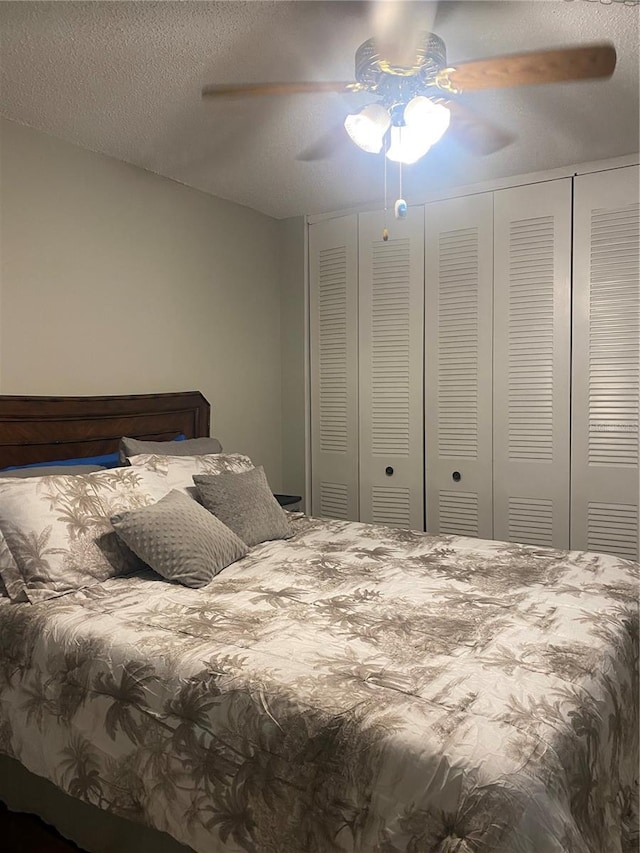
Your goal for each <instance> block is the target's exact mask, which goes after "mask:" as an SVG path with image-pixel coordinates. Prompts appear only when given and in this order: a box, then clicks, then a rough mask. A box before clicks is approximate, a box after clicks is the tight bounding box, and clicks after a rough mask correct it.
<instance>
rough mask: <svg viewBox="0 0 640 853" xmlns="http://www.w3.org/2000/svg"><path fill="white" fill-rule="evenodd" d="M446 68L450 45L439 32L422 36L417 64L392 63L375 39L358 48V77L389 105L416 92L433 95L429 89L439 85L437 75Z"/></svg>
mask: <svg viewBox="0 0 640 853" xmlns="http://www.w3.org/2000/svg"><path fill="white" fill-rule="evenodd" d="M446 67H447V51H446V47H445V44H444V41H443V40H442V39H441V38H440V36H437V35H436V34H435V33H423V34H422V35H421V36H420V39H419V43H418V46H417V48H416V56H415V60H414V64H413V65H408V66H407V65H392V64H391V63H390V62H389V61H388V60H387V59H385V57H384V56H382V55H381V53H380V50H379V48H378V45H377V43H376V40H375V39H368V40H367V41H365V42H364V43H363V44H361V45H360V47H359V48H358V49H357V50H356V69H355V77H356V80H357V81H358V83H360V85H361V86H362V87H363V88H364V89H366V90H367V91H369V92H372V93H374V94H376V95H377V96H378V97H379V98H381V100H382V102H383V104H384V105H385V106H387V107H389V108H391V107H393V106H394V105H396V104H401V103H407V102H408V101H410V100H411V98H413V97H415V96H416V95H430V94H431V93H430V92H429V91H428V89H430V88H432V87H435V86H436V85H437V84H436V78H437V76H438V74H439V72H440V71H442V70H443V69H444V68H446Z"/></svg>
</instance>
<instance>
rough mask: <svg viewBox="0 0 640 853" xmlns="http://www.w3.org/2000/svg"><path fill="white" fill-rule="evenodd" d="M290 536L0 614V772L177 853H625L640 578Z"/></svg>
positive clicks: (378, 538) (366, 528)
mask: <svg viewBox="0 0 640 853" xmlns="http://www.w3.org/2000/svg"><path fill="white" fill-rule="evenodd" d="M294 524H295V528H296V533H295V536H294V537H293V538H292V539H290V540H287V541H278V542H267V543H264V544H263V545H260V546H258V547H257V548H254V549H253V550H252V551H251V553H250V554H249V555H248V556H247V557H245V558H244V559H242V560H240V561H239V562H237V563H235V564H233V565H232V566H229V567H228V568H227V569H225V570H224V572H222V573H221V574H220V575H219V576H218V577H216V578H215V579H214V580H213V582H212V583H211V584H209V585H208V586H207V587H205V588H203V589H199V590H193V589H188V588H185V587H181V586H177V585H172V584H168V583H167V582H165V581H163V580H161V579H159V578H158V577H157V576H156V575H153V574H152V573H149V574H140V575H136V576H134V577H130V578H118V579H111V580H108V581H105V582H103V583H101V584H99V585H96V586H93V587H91V588H88V589H84V590H80V591H76V592H74V593H70V594H67V595H64V596H61V597H59V598H56V599H53V600H50V601H46V602H43V603H41V604H35V605H27V604H24V605H23V604H10V603H9V602H8V601H7V600H6V599H4V600H0V752H3V753H5V754H7V755H9V756H12V757H14V758H16V759H18V760H19V761H20V762H21V763H22V764H23V765H24V766H25V767H26V768H27V769H28V770H30V771H31V772H33V773H35V774H38V775H40V776H43V777H45V778H47V779H49V780H51V781H52V782H54V783H55V784H56V785H57V786H58V787H59V788H61V789H62V790H64V791H66V792H67V793H69V794H71V795H72V796H73V797H77V798H80V799H82V800H84V801H85V802H88V803H91V804H93V805H96V806H98V807H99V808H101V809H105V810H108V811H111V812H113V813H115V814H118V815H120V816H124V817H126V818H128V819H130V820H132V821H138V822H142V823H145V824H147V825H148V826H151V827H154V828H157V829H160V830H163V831H165V832H168V833H169V834H170V835H172V836H173V837H174V838H176V839H177V840H178V841H180V842H182V843H184V844H186V845H189V846H190V847H191V848H193V850H195V851H198V853H223V851H224V853H237V851H251V853H330V851H336V853H337V851H358V853H373V852H374V851H379V853H432V851H433V853H452V851H457V853H471V852H472V851H473V853H489V851H490V853H555V851H563V853H574V851H581V853H582V851H589V853H620V851H621V850H632V849H633V845H634V843H636V841H637V814H636V813H635V808H634V806H635V803H636V798H637V775H638V698H637V697H638V566H637V564H634V563H630V562H627V561H624V560H622V559H618V558H615V557H612V556H606V555H602V554H597V555H596V554H589V553H582V552H564V551H554V550H549V549H539V548H534V547H529V546H523V545H514V544H507V543H501V542H494V541H482V540H477V539H466V538H461V537H451V536H431V535H428V534H424V533H416V532H412V531H405V530H397V529H392V528H384V527H378V526H372V525H367V524H361V523H353V522H341V521H334V520H319V519H308V518H305V517H298V518H297V519H296V521H295V522H294Z"/></svg>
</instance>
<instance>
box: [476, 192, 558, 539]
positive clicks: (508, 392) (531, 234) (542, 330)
mask: <svg viewBox="0 0 640 853" xmlns="http://www.w3.org/2000/svg"><path fill="white" fill-rule="evenodd" d="M493 228H494V293H493V299H494V312H493V316H494V324H493V325H494V344H493V347H494V359H493V381H494V386H493V401H494V404H493V535H494V538H495V539H503V540H508V541H510V542H526V543H529V544H532V545H548V546H553V547H556V548H568V547H569V455H570V454H569V375H570V357H571V350H570V347H571V340H570V333H571V316H570V310H571V179H570V178H566V179H563V180H559V181H548V182H545V183H542V184H531V185H529V186H524V187H516V188H514V189H508V190H500V191H499V192H496V193H495V194H494V221H493Z"/></svg>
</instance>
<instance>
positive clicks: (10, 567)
mask: <svg viewBox="0 0 640 853" xmlns="http://www.w3.org/2000/svg"><path fill="white" fill-rule="evenodd" d="M0 582H1V583H0V585H1V586H2V589H3V590H4V595H5V596H6V597H8V598H11V599H12V600H13V601H27V596H26V595H25V591H24V582H23V580H22V575H21V574H20V572H19V570H18V566H17V564H16V561H15V560H14V559H13V554H12V553H11V551H10V550H9V546H8V545H7V540H6V539H5V538H4V536H3V535H2V533H0Z"/></svg>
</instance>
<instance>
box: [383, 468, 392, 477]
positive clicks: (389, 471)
mask: <svg viewBox="0 0 640 853" xmlns="http://www.w3.org/2000/svg"><path fill="white" fill-rule="evenodd" d="M384 473H385V474H386V475H387V477H391V476H392V474H393V468H392V467H391V465H387V467H386V468H385V469H384Z"/></svg>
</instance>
